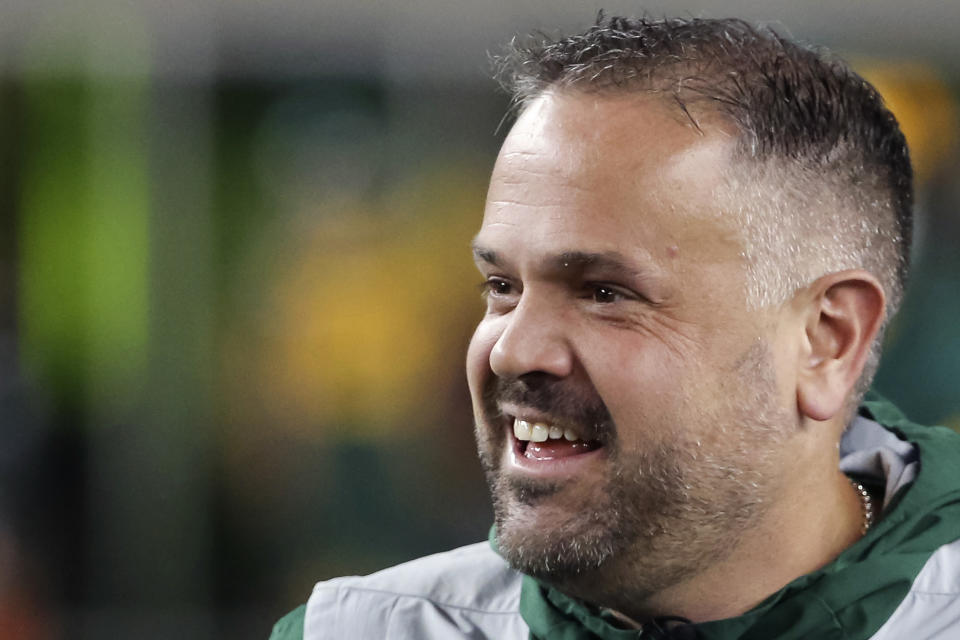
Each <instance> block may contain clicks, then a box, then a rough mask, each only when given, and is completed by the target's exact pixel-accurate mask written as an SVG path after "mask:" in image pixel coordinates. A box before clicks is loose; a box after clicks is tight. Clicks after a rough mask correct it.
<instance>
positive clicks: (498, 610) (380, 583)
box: [304, 542, 528, 640]
mask: <svg viewBox="0 0 960 640" xmlns="http://www.w3.org/2000/svg"><path fill="white" fill-rule="evenodd" d="M520 583H521V576H520V574H519V573H517V572H516V571H513V570H512V569H510V567H509V566H507V564H506V562H504V560H503V559H502V558H501V557H500V556H498V555H497V554H496V553H494V551H493V550H492V549H491V548H490V546H489V545H488V544H487V543H485V542H481V543H478V544H473V545H469V546H466V547H461V548H459V549H454V550H453V551H447V552H445V553H438V554H434V555H431V556H427V557H424V558H419V559H417V560H413V561H411V562H407V563H404V564H401V565H397V566H395V567H390V568H389V569H385V570H383V571H380V572H378V573H374V574H372V575H369V576H364V577H347V578H335V579H333V580H328V581H326V582H320V583H318V584H317V585H316V586H315V587H314V589H313V593H312V595H311V596H310V600H309V601H308V602H307V611H306V615H305V619H304V640H319V639H321V638H323V639H327V638H331V639H332V638H356V639H364V638H377V639H380V638H471V639H480V638H498V639H499V638H503V639H505V640H508V639H511V638H517V639H520V638H526V637H527V634H528V631H527V626H526V624H525V623H524V622H523V619H522V618H521V617H520V614H519V613H518V604H519V601H520Z"/></svg>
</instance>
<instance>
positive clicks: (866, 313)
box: [797, 269, 886, 420]
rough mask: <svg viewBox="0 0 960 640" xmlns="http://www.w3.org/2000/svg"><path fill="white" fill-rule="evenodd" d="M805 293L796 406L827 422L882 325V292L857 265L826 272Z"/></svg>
mask: <svg viewBox="0 0 960 640" xmlns="http://www.w3.org/2000/svg"><path fill="white" fill-rule="evenodd" d="M804 293H805V295H803V296H802V299H803V302H804V306H805V313H806V324H805V331H806V333H805V342H804V345H803V349H804V353H803V354H802V357H801V361H800V371H799V372H798V373H799V375H798V380H797V408H798V409H799V410H800V413H801V414H803V415H805V416H807V417H809V418H812V419H814V420H829V419H830V418H832V417H834V416H836V415H837V414H838V413H840V412H841V411H843V410H844V408H845V407H846V402H847V399H848V398H849V395H850V392H851V390H852V389H853V388H854V386H855V385H856V383H857V380H859V378H860V374H861V373H862V372H863V367H864V364H865V363H866V361H867V356H868V355H869V353H870V347H871V345H872V344H873V340H874V338H875V337H876V335H877V332H878V331H879V330H880V327H881V325H882V324H883V317H884V307H885V304H886V296H885V294H884V292H883V287H882V286H880V283H879V281H877V279H876V278H875V277H873V276H872V275H871V274H870V273H868V272H866V271H863V270H861V269H853V270H849V271H840V272H837V273H831V274H827V275H825V276H823V277H822V278H819V279H818V280H816V281H815V282H814V283H813V284H811V285H810V286H809V287H807V289H806V290H805V292H804Z"/></svg>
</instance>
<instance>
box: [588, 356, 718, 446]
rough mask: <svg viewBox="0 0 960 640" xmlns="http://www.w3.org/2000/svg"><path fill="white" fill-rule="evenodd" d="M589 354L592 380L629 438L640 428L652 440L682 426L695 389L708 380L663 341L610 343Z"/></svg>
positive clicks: (693, 365)
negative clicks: (679, 425) (658, 433)
mask: <svg viewBox="0 0 960 640" xmlns="http://www.w3.org/2000/svg"><path fill="white" fill-rule="evenodd" d="M589 357H590V358H591V360H592V366H589V370H591V371H592V374H591V375H590V378H591V381H592V382H593V384H594V386H595V388H596V390H597V392H598V393H599V395H600V397H601V398H602V399H603V401H604V403H605V404H606V405H607V408H608V409H609V410H610V414H611V415H612V416H613V420H614V422H615V423H616V424H617V426H618V429H619V430H620V435H621V437H622V438H624V439H625V440H628V441H629V440H631V433H632V432H634V431H635V430H638V429H639V430H641V431H642V432H643V433H642V434H638V435H642V436H643V438H644V439H647V438H651V437H656V435H657V432H659V431H661V430H672V429H674V428H676V423H677V422H682V421H683V420H684V418H683V416H684V415H685V414H686V411H687V409H688V407H689V405H690V404H691V401H690V397H691V393H694V392H695V390H696V389H697V388H698V387H699V386H700V385H701V383H702V382H704V381H703V380H702V379H701V376H700V375H699V374H698V371H699V368H698V367H697V366H696V365H695V364H694V363H692V362H691V361H690V360H689V359H686V358H685V357H684V354H681V353H678V352H676V351H674V350H672V349H670V348H667V347H666V346H665V345H664V344H663V343H662V342H658V341H648V340H640V341H631V342H630V343H629V344H624V343H623V342H620V343H618V344H616V345H614V346H610V345H607V346H606V347H605V348H604V349H602V350H599V349H595V350H594V351H593V353H592V354H591V355H590V356H589Z"/></svg>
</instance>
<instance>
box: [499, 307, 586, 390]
mask: <svg viewBox="0 0 960 640" xmlns="http://www.w3.org/2000/svg"><path fill="white" fill-rule="evenodd" d="M504 320H505V322H506V326H505V327H504V329H503V332H502V333H501V334H500V336H499V338H497V341H496V343H495V344H494V346H493V349H492V350H491V351H490V369H491V370H492V371H493V372H494V373H495V374H496V375H497V376H499V377H501V378H519V377H521V376H524V375H527V374H531V373H542V374H547V375H550V376H554V377H557V378H564V377H567V376H568V375H570V373H571V371H572V369H573V354H572V352H571V349H570V344H569V342H568V339H567V336H566V333H565V331H564V329H565V327H564V322H563V319H562V317H561V316H560V314H558V313H557V312H556V310H555V309H552V308H551V307H550V305H548V304H545V303H544V302H538V301H536V300H534V299H532V298H524V299H522V300H521V301H520V304H518V305H517V307H516V308H514V309H513V311H512V312H511V313H510V314H509V315H508V316H507V317H506V318H505V319H504Z"/></svg>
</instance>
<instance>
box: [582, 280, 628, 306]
mask: <svg viewBox="0 0 960 640" xmlns="http://www.w3.org/2000/svg"><path fill="white" fill-rule="evenodd" d="M589 288H590V297H592V298H593V301H594V302H597V303H599V304H611V303H613V302H619V301H621V300H623V299H625V298H626V296H625V295H624V294H623V293H622V292H621V291H620V290H619V289H617V288H615V287H612V286H610V285H608V284H591V285H589Z"/></svg>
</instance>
